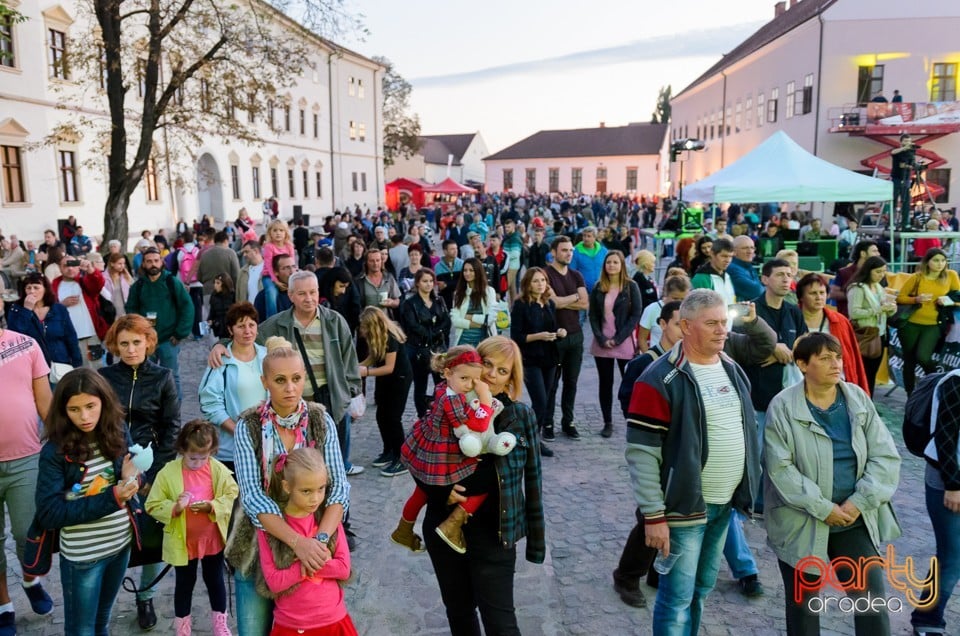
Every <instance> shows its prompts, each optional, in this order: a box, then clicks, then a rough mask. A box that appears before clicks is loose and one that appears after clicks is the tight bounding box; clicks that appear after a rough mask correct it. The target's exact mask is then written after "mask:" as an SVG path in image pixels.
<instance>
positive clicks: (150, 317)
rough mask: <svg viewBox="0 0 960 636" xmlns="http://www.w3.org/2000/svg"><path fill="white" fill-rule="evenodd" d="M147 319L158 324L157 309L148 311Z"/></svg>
mask: <svg viewBox="0 0 960 636" xmlns="http://www.w3.org/2000/svg"><path fill="white" fill-rule="evenodd" d="M147 320H149V321H150V324H153V325H155V324H157V312H155V311H148V312H147Z"/></svg>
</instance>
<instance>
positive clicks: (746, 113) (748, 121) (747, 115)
mask: <svg viewBox="0 0 960 636" xmlns="http://www.w3.org/2000/svg"><path fill="white" fill-rule="evenodd" d="M752 127H753V96H752V95H747V99H746V101H745V102H744V103H743V128H744V130H750V128H752Z"/></svg>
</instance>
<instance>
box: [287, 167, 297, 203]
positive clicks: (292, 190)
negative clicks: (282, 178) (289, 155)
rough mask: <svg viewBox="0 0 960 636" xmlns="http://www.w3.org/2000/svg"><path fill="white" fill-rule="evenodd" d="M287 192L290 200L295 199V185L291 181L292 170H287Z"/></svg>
mask: <svg viewBox="0 0 960 636" xmlns="http://www.w3.org/2000/svg"><path fill="white" fill-rule="evenodd" d="M287 191H288V192H289V193H290V198H291V199H295V198H297V190H296V185H295V184H294V181H293V168H290V169H288V170H287Z"/></svg>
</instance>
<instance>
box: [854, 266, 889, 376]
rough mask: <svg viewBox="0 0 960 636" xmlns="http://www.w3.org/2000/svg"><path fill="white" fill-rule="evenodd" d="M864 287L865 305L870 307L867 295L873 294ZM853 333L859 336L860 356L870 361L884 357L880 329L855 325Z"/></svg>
mask: <svg viewBox="0 0 960 636" xmlns="http://www.w3.org/2000/svg"><path fill="white" fill-rule="evenodd" d="M860 286H861V287H863V294H864V296H863V300H864V304H865V305H869V304H870V302H869V301H868V300H867V294H870V293H873V292H872V291H871V290H870V288H869V287H867V286H866V285H860ZM853 332H854V333H855V334H856V336H857V344H858V345H859V346H860V355H862V356H863V357H864V358H868V359H871V360H873V359H876V358H879V357H880V356H882V355H883V340H882V339H881V338H880V328H879V327H874V326H871V325H863V326H861V325H860V324H858V323H854V325H853Z"/></svg>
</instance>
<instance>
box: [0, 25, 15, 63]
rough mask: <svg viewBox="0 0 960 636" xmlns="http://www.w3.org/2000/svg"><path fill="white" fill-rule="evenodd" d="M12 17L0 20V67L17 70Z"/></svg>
mask: <svg viewBox="0 0 960 636" xmlns="http://www.w3.org/2000/svg"><path fill="white" fill-rule="evenodd" d="M13 26H14V25H13V16H11V15H8V16H6V17H4V18H0V66H6V67H7V68H17V51H16V46H15V44H16V42H15V41H14V37H15V33H14V28H13Z"/></svg>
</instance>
